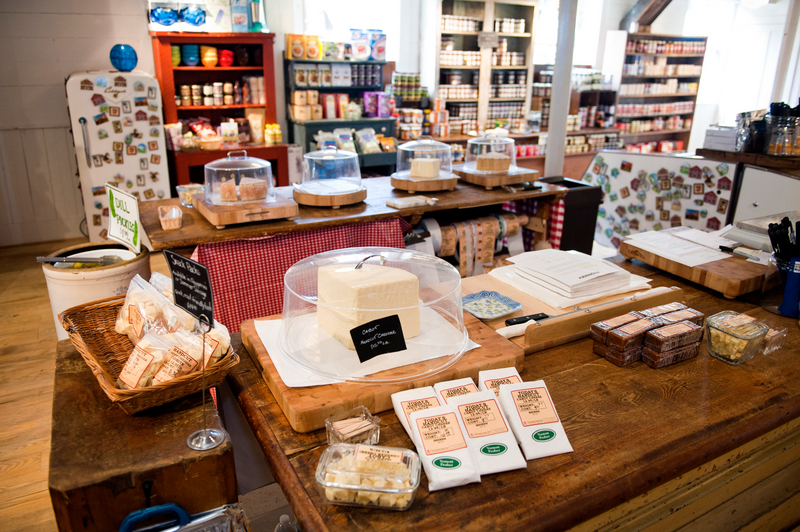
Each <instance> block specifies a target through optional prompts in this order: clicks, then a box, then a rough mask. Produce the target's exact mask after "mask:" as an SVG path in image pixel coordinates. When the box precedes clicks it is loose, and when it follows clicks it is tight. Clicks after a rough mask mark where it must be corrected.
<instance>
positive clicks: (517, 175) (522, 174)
mask: <svg viewBox="0 0 800 532" xmlns="http://www.w3.org/2000/svg"><path fill="white" fill-rule="evenodd" d="M453 173H454V174H456V175H457V176H458V177H459V179H461V180H462V181H466V182H467V183H472V184H473V185H478V186H480V187H485V188H486V190H492V189H493V188H494V187H501V186H503V185H519V184H520V183H528V182H533V181H536V180H537V179H539V171H538V170H531V169H530V168H520V167H516V168H510V169H509V170H508V172H503V173H502V174H491V175H487V174H482V173H478V172H475V171H474V170H471V169H469V170H468V169H466V168H465V165H464V164H457V165H455V166H453Z"/></svg>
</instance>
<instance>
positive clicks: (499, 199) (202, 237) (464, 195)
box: [139, 177, 567, 250]
mask: <svg viewBox="0 0 800 532" xmlns="http://www.w3.org/2000/svg"><path fill="white" fill-rule="evenodd" d="M390 181H391V180H390V178H389V177H373V178H365V179H363V180H362V181H361V182H362V184H363V185H364V186H366V187H367V199H366V200H364V201H363V202H362V203H358V204H356V205H351V206H346V207H341V208H339V209H331V208H326V207H305V206H302V205H301V206H300V215H299V216H297V217H295V218H294V219H292V220H271V221H266V222H253V223H246V224H238V225H233V226H228V227H226V228H225V229H216V228H215V227H214V226H213V225H211V224H210V223H209V222H208V221H207V220H206V219H205V218H203V216H201V215H200V214H199V213H198V212H197V211H196V210H195V209H187V208H185V207H180V208H181V210H182V211H183V224H182V227H181V228H180V229H179V230H174V231H165V230H163V229H161V223H160V222H159V220H158V207H159V206H161V205H176V206H180V201H179V200H178V199H177V198H171V199H164V200H156V201H145V202H142V203H140V204H139V215H140V219H141V221H142V226H143V227H144V230H145V231H146V232H147V236H148V237H150V241H151V242H152V244H153V249H154V250H160V249H172V248H181V247H187V246H196V245H198V244H206V243H209V242H224V241H227V240H237V239H240V238H253V237H259V236H267V235H275V234H280V233H289V232H292V231H305V230H309V229H318V228H321V227H333V226H339V225H347V224H354V223H361V222H372V221H375V220H386V219H391V218H400V217H404V216H406V217H408V216H411V217H416V216H422V215H423V214H425V213H429V212H435V211H443V210H449V209H462V208H467V207H482V206H486V205H496V204H500V203H503V202H506V201H513V200H520V199H529V198H541V197H557V196H561V195H563V194H564V193H565V192H566V191H567V189H566V188H564V187H559V186H556V185H551V184H548V183H539V184H540V186H541V189H540V190H529V191H522V192H518V193H516V194H512V193H510V192H506V191H505V190H503V189H502V188H496V189H493V190H486V189H484V188H482V187H476V186H473V185H470V184H466V183H460V182H459V184H458V185H457V186H456V188H455V190H453V191H451V192H435V193H431V194H425V195H426V196H428V197H433V198H439V201H438V203H436V205H425V206H423V207H414V208H410V209H400V210H398V209H394V208H392V207H387V206H386V200H387V199H390V198H405V197H410V196H413V194H409V193H407V192H404V191H401V190H395V189H394V188H393V187H392V185H391V182H390ZM276 191H277V193H278V194H281V195H283V196H285V197H287V198H291V197H292V187H278V188H277V189H276Z"/></svg>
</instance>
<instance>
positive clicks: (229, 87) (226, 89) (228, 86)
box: [222, 81, 233, 94]
mask: <svg viewBox="0 0 800 532" xmlns="http://www.w3.org/2000/svg"><path fill="white" fill-rule="evenodd" d="M222 92H223V93H224V94H233V83H231V82H230V81H226V82H225V84H224V85H223V86H222Z"/></svg>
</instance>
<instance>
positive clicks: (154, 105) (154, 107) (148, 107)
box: [147, 103, 158, 113]
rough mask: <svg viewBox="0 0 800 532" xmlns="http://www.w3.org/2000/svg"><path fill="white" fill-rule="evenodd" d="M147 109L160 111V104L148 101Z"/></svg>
mask: <svg viewBox="0 0 800 532" xmlns="http://www.w3.org/2000/svg"><path fill="white" fill-rule="evenodd" d="M147 110H148V111H153V112H154V113H155V112H156V111H158V104H157V103H148V104H147Z"/></svg>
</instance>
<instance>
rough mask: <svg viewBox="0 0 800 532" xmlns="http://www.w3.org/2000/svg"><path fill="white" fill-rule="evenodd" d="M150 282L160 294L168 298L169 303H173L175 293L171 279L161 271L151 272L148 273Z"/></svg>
mask: <svg viewBox="0 0 800 532" xmlns="http://www.w3.org/2000/svg"><path fill="white" fill-rule="evenodd" d="M150 284H151V285H152V286H153V288H155V289H156V290H158V291H159V292H160V293H161V295H162V296H164V297H166V298H167V299H169V302H170V303H175V293H174V292H173V291H172V279H170V278H169V277H167V276H166V275H164V274H163V273H158V272H153V273H152V274H150Z"/></svg>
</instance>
